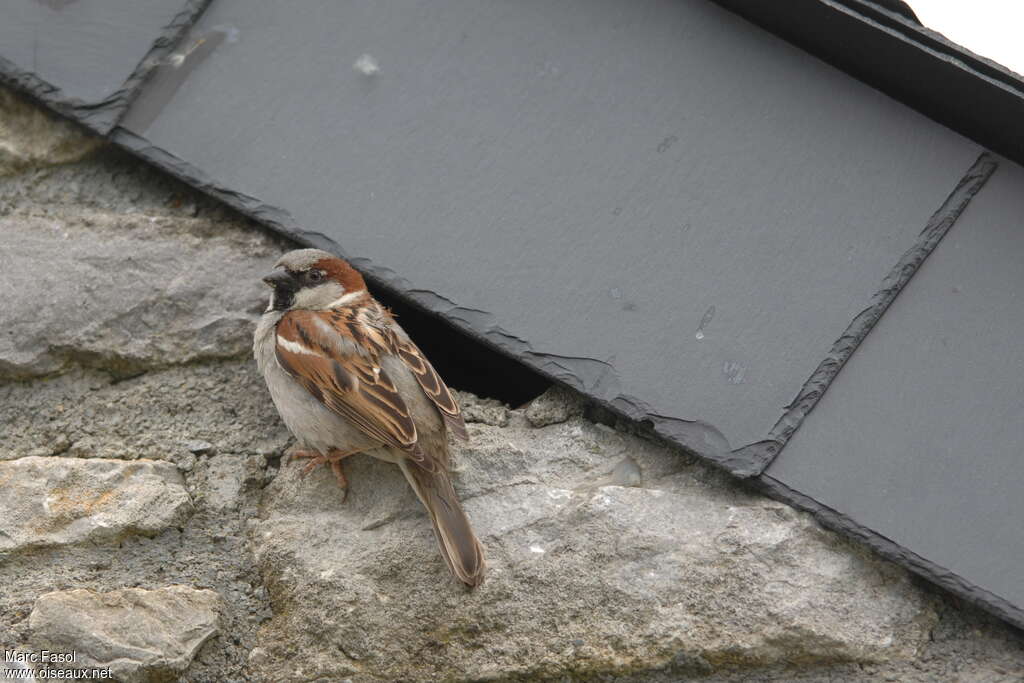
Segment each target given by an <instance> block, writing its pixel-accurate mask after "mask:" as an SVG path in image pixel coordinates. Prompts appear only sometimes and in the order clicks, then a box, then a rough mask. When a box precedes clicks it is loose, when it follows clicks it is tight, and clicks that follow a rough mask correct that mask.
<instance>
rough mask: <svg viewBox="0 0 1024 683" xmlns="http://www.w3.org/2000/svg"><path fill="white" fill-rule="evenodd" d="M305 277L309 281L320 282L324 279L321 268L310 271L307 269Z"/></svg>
mask: <svg viewBox="0 0 1024 683" xmlns="http://www.w3.org/2000/svg"><path fill="white" fill-rule="evenodd" d="M306 277H308V278H309V281H310V282H320V281H321V280H323V279H324V271H322V270H311V271H309V274H308V275H307V276H306Z"/></svg>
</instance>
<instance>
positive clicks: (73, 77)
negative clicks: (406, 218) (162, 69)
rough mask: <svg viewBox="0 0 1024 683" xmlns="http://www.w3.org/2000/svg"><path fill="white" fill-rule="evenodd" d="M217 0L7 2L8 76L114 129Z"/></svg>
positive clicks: (2, 25) (0, 46)
mask: <svg viewBox="0 0 1024 683" xmlns="http://www.w3.org/2000/svg"><path fill="white" fill-rule="evenodd" d="M208 2H209V0H103V1H102V2H78V1H77V0H6V1H5V2H4V5H3V10H2V12H3V14H2V21H0V79H2V80H4V81H6V82H7V83H9V84H12V85H15V86H17V87H20V88H22V89H24V90H27V91H28V92H30V93H31V94H33V95H34V96H36V97H38V98H39V99H41V100H43V101H44V102H46V103H47V104H49V105H50V106H52V107H54V108H56V109H57V110H58V111H61V112H62V113H64V114H66V115H69V116H72V117H74V118H76V119H78V120H79V121H81V122H82V123H84V124H86V125H87V126H89V127H91V128H93V129H95V130H98V131H100V132H103V133H106V132H107V131H108V130H109V129H110V128H111V127H112V126H113V124H114V123H115V122H116V120H117V118H118V117H119V116H120V114H121V113H122V112H123V111H124V109H125V108H126V107H127V105H128V103H129V101H130V99H131V96H132V95H133V94H134V92H135V90H136V89H137V88H138V86H139V85H140V84H141V83H142V81H143V80H144V78H145V75H146V74H147V73H148V72H149V71H150V70H151V69H152V67H153V66H155V65H156V64H157V63H159V62H160V60H162V59H163V58H165V57H166V56H167V55H168V54H169V53H170V51H171V49H172V48H173V47H174V44H175V43H176V42H177V38H178V37H179V36H180V34H181V33H182V31H183V30H185V29H187V27H188V26H189V25H190V24H191V23H192V21H194V19H195V18H196V17H197V16H198V15H199V13H200V12H201V10H202V8H203V7H205V6H206V5H207V4H208Z"/></svg>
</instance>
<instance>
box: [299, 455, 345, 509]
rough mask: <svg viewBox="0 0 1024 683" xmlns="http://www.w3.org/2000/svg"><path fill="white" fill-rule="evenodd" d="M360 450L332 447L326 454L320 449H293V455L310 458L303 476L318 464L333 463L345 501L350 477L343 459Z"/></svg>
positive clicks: (335, 476) (333, 469)
mask: <svg viewBox="0 0 1024 683" xmlns="http://www.w3.org/2000/svg"><path fill="white" fill-rule="evenodd" d="M358 452H359V451H358V450H353V451H341V450H338V449H337V448H332V449H330V450H329V451H327V453H326V454H325V453H321V452H319V451H311V450H297V451H292V457H293V458H309V459H310V460H309V462H308V463H307V464H306V466H305V467H303V468H302V474H303V476H305V475H307V474H309V473H310V472H312V471H313V470H314V469H316V468H317V467H318V466H320V465H323V464H324V463H329V464H330V465H331V471H332V472H334V478H335V479H336V480H337V481H338V486H340V487H341V490H342V491H343V492H344V493H343V494H342V497H341V499H342V501H344V500H345V498H346V497H348V479H346V478H345V471H344V470H343V469H342V466H341V461H342V460H344V459H345V458H347V457H349V456H350V455H355V454H356V453H358Z"/></svg>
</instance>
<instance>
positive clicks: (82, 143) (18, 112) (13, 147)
mask: <svg viewBox="0 0 1024 683" xmlns="http://www.w3.org/2000/svg"><path fill="white" fill-rule="evenodd" d="M100 146H101V143H100V141H99V140H98V139H96V138H94V137H92V136H90V135H89V134H88V133H86V132H84V131H82V130H81V129H80V128H78V126H76V125H74V124H72V123H70V122H67V121H60V120H58V119H57V118H56V117H55V116H54V115H52V114H49V113H47V112H45V111H43V110H41V109H39V108H38V107H36V106H35V105H33V104H32V103H31V102H29V101H28V100H26V99H25V98H23V97H21V96H19V95H15V94H14V93H12V92H11V91H9V90H0V177H3V176H7V175H12V174H14V173H17V172H19V171H23V170H25V169H27V168H30V167H32V166H52V165H57V164H67V163H71V162H73V161H79V160H81V159H84V158H85V157H87V156H89V155H90V154H91V153H92V152H94V151H95V150H96V149H98V148H99V147H100Z"/></svg>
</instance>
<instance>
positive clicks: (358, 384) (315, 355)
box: [276, 311, 419, 458]
mask: <svg viewBox="0 0 1024 683" xmlns="http://www.w3.org/2000/svg"><path fill="white" fill-rule="evenodd" d="M317 315H319V314H318V313H316V312H313V311H292V312H290V313H287V314H285V316H284V317H282V318H281V320H280V322H278V324H277V336H278V344H277V349H276V352H277V360H278V363H280V365H281V367H282V368H283V369H284V370H285V372H287V373H288V374H290V375H291V376H292V377H294V378H295V379H296V380H297V381H298V382H299V383H300V384H302V386H303V387H305V389H306V390H307V391H309V393H310V394H312V395H313V397H314V398H316V399H317V400H318V401H320V402H321V403H323V404H324V405H325V406H327V407H328V408H330V409H331V410H333V411H334V412H336V413H338V414H339V415H342V416H343V417H345V418H347V419H349V420H350V421H351V422H352V423H353V424H355V425H356V426H357V427H358V428H359V429H361V430H362V431H363V432H365V433H366V434H367V435H369V436H371V437H373V438H374V439H376V440H378V441H380V442H381V443H383V444H386V445H388V446H393V447H395V448H400V449H402V450H404V451H408V452H409V453H410V455H412V456H413V457H414V458H416V455H417V454H418V453H419V449H418V448H417V447H416V441H417V433H416V424H415V423H414V422H413V420H412V416H411V415H410V414H409V408H408V406H406V404H405V401H403V400H402V397H401V396H400V395H399V393H398V390H397V389H396V387H395V384H394V382H392V381H391V378H389V377H388V376H387V373H385V372H384V371H383V370H381V368H380V363H379V361H378V359H377V357H376V356H375V355H363V354H360V353H359V352H358V350H357V348H356V347H355V345H353V347H352V349H351V352H350V353H344V354H343V353H341V350H342V349H341V347H343V346H344V345H343V344H342V343H341V342H340V340H331V339H326V338H324V335H323V332H322V330H320V329H318V327H319V325H317V322H320V321H318V320H317V319H316V318H315V317H314V316H317ZM332 342H333V343H332Z"/></svg>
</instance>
